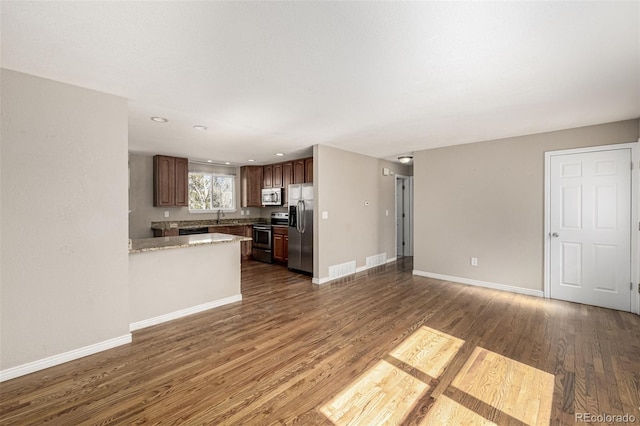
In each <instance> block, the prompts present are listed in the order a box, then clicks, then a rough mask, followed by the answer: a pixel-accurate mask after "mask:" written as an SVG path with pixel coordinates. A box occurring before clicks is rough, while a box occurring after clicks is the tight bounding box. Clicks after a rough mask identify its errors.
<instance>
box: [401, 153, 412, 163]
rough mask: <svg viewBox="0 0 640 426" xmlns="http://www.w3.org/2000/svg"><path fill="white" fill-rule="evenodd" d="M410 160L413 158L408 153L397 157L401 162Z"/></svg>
mask: <svg viewBox="0 0 640 426" xmlns="http://www.w3.org/2000/svg"><path fill="white" fill-rule="evenodd" d="M411 160H413V157H412V156H410V155H401V156H400V157H398V161H400V162H401V163H402V164H407V163H410V162H411Z"/></svg>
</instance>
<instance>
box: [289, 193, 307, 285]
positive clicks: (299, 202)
mask: <svg viewBox="0 0 640 426" xmlns="http://www.w3.org/2000/svg"><path fill="white" fill-rule="evenodd" d="M287 193H288V194H289V196H288V201H289V263H288V266H289V269H291V270H295V271H299V272H305V273H308V274H312V275H313V184H312V183H298V184H293V185H289V187H288V188H287Z"/></svg>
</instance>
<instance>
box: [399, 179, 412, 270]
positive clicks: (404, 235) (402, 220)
mask: <svg viewBox="0 0 640 426" xmlns="http://www.w3.org/2000/svg"><path fill="white" fill-rule="evenodd" d="M405 256H413V176H402V175H396V258H400V257H405Z"/></svg>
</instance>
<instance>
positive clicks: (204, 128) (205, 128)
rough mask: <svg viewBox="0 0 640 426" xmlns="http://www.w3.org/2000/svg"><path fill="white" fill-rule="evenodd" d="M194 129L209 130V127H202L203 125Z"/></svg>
mask: <svg viewBox="0 0 640 426" xmlns="http://www.w3.org/2000/svg"><path fill="white" fill-rule="evenodd" d="M193 128H194V129H196V130H207V129H208V127H207V126H201V125H199V124H198V125H197V126H193Z"/></svg>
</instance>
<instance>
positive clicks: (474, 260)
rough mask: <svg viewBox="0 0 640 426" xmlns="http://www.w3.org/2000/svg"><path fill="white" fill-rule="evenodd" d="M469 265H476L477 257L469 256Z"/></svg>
mask: <svg viewBox="0 0 640 426" xmlns="http://www.w3.org/2000/svg"><path fill="white" fill-rule="evenodd" d="M471 266H478V258H477V257H472V258H471Z"/></svg>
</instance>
